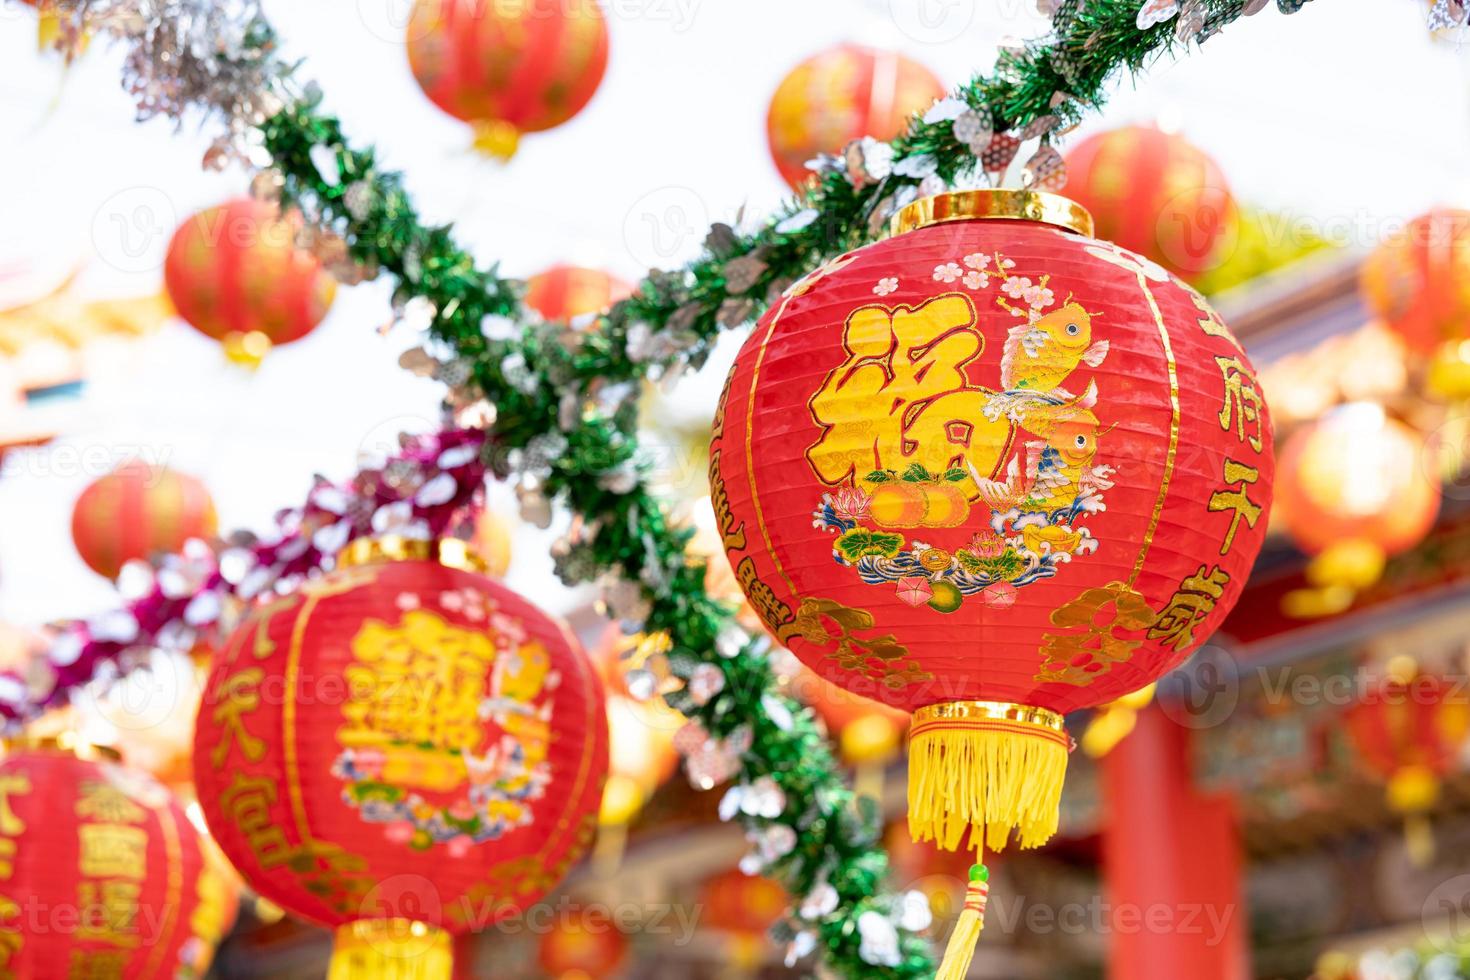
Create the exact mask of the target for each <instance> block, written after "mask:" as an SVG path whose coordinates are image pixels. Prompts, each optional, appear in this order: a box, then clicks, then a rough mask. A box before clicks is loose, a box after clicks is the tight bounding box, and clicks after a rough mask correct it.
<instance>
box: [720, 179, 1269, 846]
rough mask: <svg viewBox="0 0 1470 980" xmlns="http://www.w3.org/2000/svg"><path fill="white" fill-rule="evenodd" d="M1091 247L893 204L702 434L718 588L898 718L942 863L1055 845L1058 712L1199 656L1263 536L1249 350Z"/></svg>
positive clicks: (792, 313) (1049, 211)
mask: <svg viewBox="0 0 1470 980" xmlns="http://www.w3.org/2000/svg"><path fill="white" fill-rule="evenodd" d="M987 219H990V220H987ZM1088 230H1090V224H1089V222H1088V221H1087V219H1086V213H1085V212H1083V211H1082V210H1081V209H1080V208H1078V207H1077V206H1076V205H1074V204H1072V203H1071V202H1070V201H1066V200H1064V199H1062V198H1058V197H1055V196H1053V195H1045V194H1030V193H1024V192H1016V191H971V192H963V193H957V194H948V195H941V196H939V197H937V198H928V199H925V200H922V201H919V202H916V203H915V204H914V205H911V206H910V207H909V208H906V209H905V210H904V211H903V212H902V213H901V214H900V215H899V217H898V218H897V220H896V222H895V234H894V235H893V237H891V238H889V239H887V240H885V241H882V242H879V243H877V244H874V245H870V246H868V247H866V248H862V249H859V250H857V251H856V252H851V253H849V254H847V255H844V256H842V257H840V258H839V259H837V260H834V261H833V262H832V263H829V265H828V266H827V267H825V268H824V269H822V270H819V271H818V272H816V273H814V274H812V275H810V276H808V277H807V278H806V279H805V280H803V281H801V282H799V283H798V284H796V285H795V286H794V287H792V289H791V290H789V291H788V293H787V295H786V297H785V298H784V299H783V300H782V301H781V302H780V303H779V304H778V305H776V306H775V307H773V308H772V310H771V311H770V312H769V313H768V314H767V315H766V316H765V317H764V318H763V319H762V321H761V323H760V324H759V325H758V326H757V328H756V330H755V332H754V334H753V335H752V336H751V339H750V340H749V341H748V342H747V343H746V345H745V347H744V349H743V350H742V351H741V353H740V355H739V357H738V358H737V360H736V362H735V366H734V368H733V370H732V371H731V374H730V378H729V380H728V382H727V383H726V390H725V393H724V395H723V397H722V399H721V403H720V406H719V409H718V410H717V413H716V423H715V432H714V441H713V446H712V455H711V465H710V470H711V483H712V490H713V499H714V502H715V512H716V515H717V518H718V522H719V525H720V531H721V533H722V535H723V538H724V541H725V542H726V545H727V547H728V550H729V555H730V562H731V564H732V565H733V566H734V568H735V572H736V577H737V578H738V579H739V580H740V582H741V583H742V584H743V585H744V587H745V591H746V594H747V596H748V597H749V598H750V600H751V604H752V605H753V606H754V608H755V609H756V611H757V612H758V613H760V614H761V616H762V617H763V618H764V620H765V622H766V625H767V628H769V629H770V630H771V631H772V632H773V633H775V634H776V635H777V637H778V638H779V639H780V640H781V641H782V642H783V643H785V644H786V645H787V646H788V647H789V648H790V649H791V650H792V651H793V652H794V653H795V654H796V655H797V656H798V657H800V658H801V659H802V661H803V662H804V663H805V664H806V665H807V666H808V667H810V668H811V669H812V670H814V671H816V672H817V673H818V674H820V675H822V676H823V677H824V678H826V679H827V680H829V681H831V682H832V683H834V684H837V685H839V686H841V687H844V688H846V689H848V690H849V691H852V692H854V693H857V694H861V695H864V696H867V697H871V698H874V699H876V700H880V701H883V702H885V703H887V704H890V705H893V706H894V707H898V708H903V709H905V710H908V711H911V712H914V713H915V718H914V721H913V725H912V728H911V731H910V751H909V774H910V783H909V824H910V828H911V829H912V831H913V832H914V834H915V835H916V836H917V837H919V838H921V839H929V838H931V837H932V838H937V839H938V840H939V841H940V843H941V845H942V846H944V847H946V848H948V849H951V850H953V849H955V848H957V847H958V846H959V845H960V844H961V841H962V840H963V838H964V835H965V833H966V832H967V831H969V832H970V833H971V843H972V845H976V846H978V845H979V844H981V843H984V844H987V845H988V846H990V847H991V848H999V847H1001V846H1003V845H1004V844H1005V843H1006V841H1007V839H1008V838H1009V837H1010V835H1011V833H1012V832H1013V831H1015V832H1017V834H1018V837H1019V841H1020V843H1021V845H1022V846H1023V847H1034V846H1037V845H1039V844H1041V843H1042V842H1044V841H1045V840H1046V839H1047V838H1049V837H1050V836H1051V835H1052V834H1053V833H1054V832H1055V830H1056V825H1057V819H1058V813H1057V807H1058V800H1059V797H1060V793H1061V783H1062V777H1063V773H1064V771H1065V766H1066V756H1067V751H1068V746H1069V739H1068V737H1067V735H1066V733H1065V731H1064V729H1063V725H1062V717H1063V715H1065V714H1066V713H1067V712H1070V711H1074V710H1077V709H1079V708H1083V707H1090V706H1094V705H1098V704H1104V703H1107V702H1109V701H1112V700H1114V699H1116V698H1118V697H1121V696H1122V695H1124V694H1127V693H1128V692H1130V691H1132V690H1135V689H1137V688H1139V687H1142V686H1144V685H1145V684H1147V683H1148V682H1150V681H1151V680H1153V679H1155V678H1156V677H1158V676H1159V675H1160V674H1162V673H1164V672H1165V671H1167V670H1169V669H1170V668H1172V667H1173V666H1175V665H1177V664H1178V663H1180V662H1181V661H1182V660H1183V659H1184V658H1185V657H1187V656H1188V655H1189V654H1190V652H1192V651H1193V650H1194V649H1195V648H1196V647H1197V646H1199V645H1200V644H1201V643H1203V642H1204V641H1205V640H1206V639H1207V638H1208V637H1209V636H1210V634H1211V632H1212V631H1213V630H1214V629H1215V627H1216V626H1217V625H1218V624H1219V623H1220V621H1221V620H1222V619H1223V618H1224V616H1225V614H1226V613H1227V612H1228V611H1229V609H1230V607H1231V606H1232V605H1233V604H1234V602H1235V600H1236V598H1237V597H1238V595H1239V593H1240V590H1241V588H1242V586H1243V585H1244V584H1245V580H1246V576H1247V575H1248V573H1249V571H1250V568H1251V564H1252V563H1253V562H1254V560H1255V556H1256V553H1257V551H1258V550H1259V548H1260V544H1261V539H1262V538H1263V537H1264V535H1265V531H1266V515H1267V508H1268V506H1269V504H1270V498H1271V481H1272V472H1273V463H1272V456H1271V427H1270V421H1269V418H1268V416H1267V411H1266V406H1265V403H1264V401H1263V399H1262V398H1261V395H1260V391H1259V388H1258V386H1257V384H1256V379H1255V373H1254V371H1253V369H1252V368H1251V366H1250V363H1249V361H1248V359H1247V358H1246V356H1245V354H1244V352H1243V351H1242V350H1241V348H1240V347H1239V345H1238V344H1237V343H1236V341H1235V340H1234V338H1233V337H1232V336H1231V334H1230V332H1229V330H1227V329H1226V327H1225V326H1224V324H1223V323H1221V321H1220V320H1219V318H1218V317H1217V316H1216V314H1215V313H1214V312H1213V311H1212V310H1211V309H1210V308H1209V306H1208V305H1207V304H1206V303H1205V301H1204V300H1203V299H1202V298H1201V297H1200V296H1199V295H1198V294H1197V293H1195V292H1194V291H1193V290H1191V289H1189V288H1188V287H1187V286H1185V285H1183V284H1182V283H1180V282H1178V281H1177V280H1174V279H1172V278H1170V277H1168V276H1167V275H1165V274H1163V273H1161V272H1158V271H1157V270H1156V267H1153V266H1150V265H1146V264H1144V263H1143V262H1141V261H1140V260H1139V259H1138V258H1137V257H1135V256H1133V255H1131V254H1130V253H1128V252H1125V251H1123V250H1121V249H1119V248H1117V247H1116V246H1113V245H1111V244H1107V243H1104V242H1099V241H1096V240H1094V239H1091V238H1088V237H1086V232H1087V231H1088Z"/></svg>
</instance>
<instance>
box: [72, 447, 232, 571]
mask: <svg viewBox="0 0 1470 980" xmlns="http://www.w3.org/2000/svg"><path fill="white" fill-rule="evenodd" d="M216 527H217V520H216V518H215V513H214V501H213V500H211V499H210V496H209V491H208V490H206V489H205V488H204V484H203V483H200V482H199V481H198V480H197V479H195V478H194V477H192V476H189V475H188V474H185V473H178V472H175V471H174V470H170V469H166V468H165V467H162V466H152V465H149V464H148V463H144V462H142V461H141V460H132V461H129V462H127V463H123V464H122V465H121V466H119V467H118V468H117V469H115V470H113V471H112V472H111V473H109V474H107V475H106V476H104V477H100V478H98V479H97V480H94V481H93V482H92V483H91V485H89V486H88V487H87V489H85V490H83V491H82V495H81V496H80V497H78V498H77V502H76V504H75V505H74V506H73V507H72V512H71V537H72V541H73V542H75V544H76V547H77V554H79V555H81V556H82V561H84V562H86V563H87V565H88V566H89V567H90V568H91V569H92V570H93V571H94V572H96V573H97V574H98V575H102V576H105V577H106V578H117V574H118V572H120V571H121V570H122V567H123V565H125V564H127V563H128V562H130V561H133V560H135V559H146V558H148V557H149V556H150V555H153V554H155V553H157V552H164V551H167V552H173V551H178V550H179V549H180V548H182V547H183V545H184V542H185V541H188V540H189V539H190V538H208V537H210V536H212V535H213V534H214V532H215V530H216Z"/></svg>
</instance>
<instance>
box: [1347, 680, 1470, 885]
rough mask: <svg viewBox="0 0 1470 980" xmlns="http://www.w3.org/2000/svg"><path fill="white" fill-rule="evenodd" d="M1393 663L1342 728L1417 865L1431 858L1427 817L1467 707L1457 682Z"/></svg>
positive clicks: (1454, 756)
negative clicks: (1400, 822)
mask: <svg viewBox="0 0 1470 980" xmlns="http://www.w3.org/2000/svg"><path fill="white" fill-rule="evenodd" d="M1395 660H1396V661H1397V662H1390V664H1389V665H1388V672H1387V676H1385V677H1384V678H1383V679H1382V681H1380V682H1379V683H1378V684H1377V685H1376V686H1374V687H1373V688H1372V689H1371V690H1369V691H1366V692H1365V693H1364V695H1363V697H1362V699H1361V700H1360V701H1359V702H1358V703H1357V704H1356V705H1354V706H1353V707H1352V708H1351V709H1349V711H1348V715H1347V729H1348V734H1349V736H1350V738H1351V740H1352V744H1353V747H1354V748H1355V749H1356V750H1357V754H1358V758H1359V760H1360V761H1361V762H1362V766H1363V768H1364V769H1365V770H1366V771H1367V773H1368V774H1369V775H1370V776H1371V777H1372V778H1373V779H1374V780H1376V781H1379V782H1382V783H1383V784H1384V787H1385V799H1386V800H1387V802H1388V806H1389V809H1391V810H1393V812H1394V813H1396V814H1399V815H1400V816H1401V817H1403V819H1404V841H1405V845H1406V847H1407V849H1408V853H1409V857H1410V858H1411V859H1412V860H1413V861H1414V862H1415V863H1416V864H1418V865H1419V866H1421V867H1422V866H1424V865H1426V864H1428V863H1429V861H1430V859H1431V858H1432V857H1433V855H1434V837H1433V834H1432V832H1431V829H1430V825H1429V820H1428V817H1427V814H1428V812H1429V811H1430V810H1431V809H1432V808H1433V807H1434V804H1435V803H1436V802H1437V801H1438V800H1439V792H1440V784H1441V781H1442V780H1443V778H1444V776H1445V774H1446V773H1448V772H1449V771H1450V770H1451V769H1452V768H1453V767H1454V766H1455V765H1456V763H1457V761H1458V758H1459V754H1460V750H1461V748H1462V747H1463V746H1464V744H1465V739H1466V736H1467V734H1470V705H1467V704H1466V702H1465V699H1464V697H1463V696H1462V687H1461V685H1460V684H1459V683H1458V682H1456V681H1454V680H1451V679H1444V678H1439V677H1435V676H1432V675H1429V674H1420V673H1417V668H1416V667H1415V665H1414V664H1413V661H1412V660H1411V659H1410V658H1407V657H1402V658H1395Z"/></svg>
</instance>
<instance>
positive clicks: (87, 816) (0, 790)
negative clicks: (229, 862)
mask: <svg viewBox="0 0 1470 980" xmlns="http://www.w3.org/2000/svg"><path fill="white" fill-rule="evenodd" d="M205 844H206V842H205V841H204V839H203V837H202V836H201V835H200V833H199V832H198V831H197V830H195V829H194V825H193V824H191V823H190V822H189V819H188V817H187V816H185V814H184V810H183V808H182V807H180V806H179V804H178V802H177V801H176V800H175V799H174V797H173V794H171V793H170V792H169V791H168V790H167V789H165V788H164V787H163V786H162V785H160V784H159V783H157V782H156V781H154V780H153V779H152V778H151V777H149V776H148V775H147V774H145V773H141V772H138V771H136V770H132V769H126V768H124V767H122V766H119V765H116V764H114V763H112V762H107V761H99V760H96V759H92V758H78V757H77V755H76V754H74V753H73V752H72V751H70V750H67V749H63V748H60V747H58V746H56V745H55V744H49V743H37V744H32V745H29V746H25V747H21V748H19V749H17V750H14V751H12V752H11V753H9V754H7V756H6V757H5V759H4V760H3V761H0V881H3V883H4V899H5V901H4V902H3V906H4V907H3V909H0V972H3V973H4V974H5V975H6V976H10V977H36V978H41V977H120V978H129V980H146V978H152V977H180V978H188V977H202V976H204V974H205V973H206V972H207V970H208V967H209V962H210V960H211V959H212V958H213V956H214V949H215V944H216V943H217V942H218V941H219V938H220V936H221V935H222V934H223V933H224V932H225V931H227V930H228V928H229V925H230V911H229V909H230V904H231V900H230V896H229V886H228V884H227V883H225V882H224V881H223V880H222V879H221V878H220V876H219V874H218V872H217V871H215V870H213V869H212V868H210V867H209V866H208V864H207V862H206V860H205V857H204V852H203V850H202V848H203V846H204V845H205Z"/></svg>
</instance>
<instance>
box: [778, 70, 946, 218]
mask: <svg viewBox="0 0 1470 980" xmlns="http://www.w3.org/2000/svg"><path fill="white" fill-rule="evenodd" d="M944 91H945V89H944V83H943V82H941V81H940V80H939V79H938V78H936V77H935V75H934V73H933V72H931V71H930V70H929V69H927V68H925V67H924V66H923V65H921V64H919V63H918V62H917V61H914V60H913V59H911V58H906V57H904V56H903V55H901V54H899V53H897V52H896V51H882V50H878V49H875V48H865V47H861V46H859V45H856V44H842V45H838V46H837V47H835V48H831V49H829V50H827V51H823V52H822V53H821V54H817V55H813V56H812V57H810V58H808V59H807V60H805V61H803V62H802V63H801V64H799V65H797V66H796V67H795V68H793V69H792V70H791V72H790V74H788V75H787V76H786V77H785V78H784V79H782V80H781V84H780V85H779V86H778V87H777V88H776V94H775V95H773V96H772V97H771V107H770V109H769V111H768V112H767V114H766V136H767V138H768V140H769V141H770V145H771V157H772V159H774V160H775V161H776V169H777V170H779V171H781V176H782V177H783V178H784V179H785V180H786V183H788V184H790V185H791V186H792V188H793V189H796V190H800V189H801V188H802V186H803V185H805V184H806V183H807V181H808V180H809V179H810V178H811V171H810V170H808V169H807V167H806V164H807V161H809V160H811V159H812V158H814V157H816V156H817V155H818V154H821V153H838V152H841V150H842V148H843V147H844V146H845V145H847V143H848V142H849V141H851V140H855V139H858V138H859V137H863V136H871V137H873V138H874V139H879V140H891V139H893V138H894V137H895V136H897V135H899V134H900V133H902V132H903V129H904V126H905V124H906V123H907V122H908V119H909V117H910V116H912V115H913V114H914V113H916V112H923V111H924V110H925V109H927V108H928V107H929V105H930V104H931V103H932V102H933V101H934V100H935V99H938V98H941V97H942V96H943V95H944Z"/></svg>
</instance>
